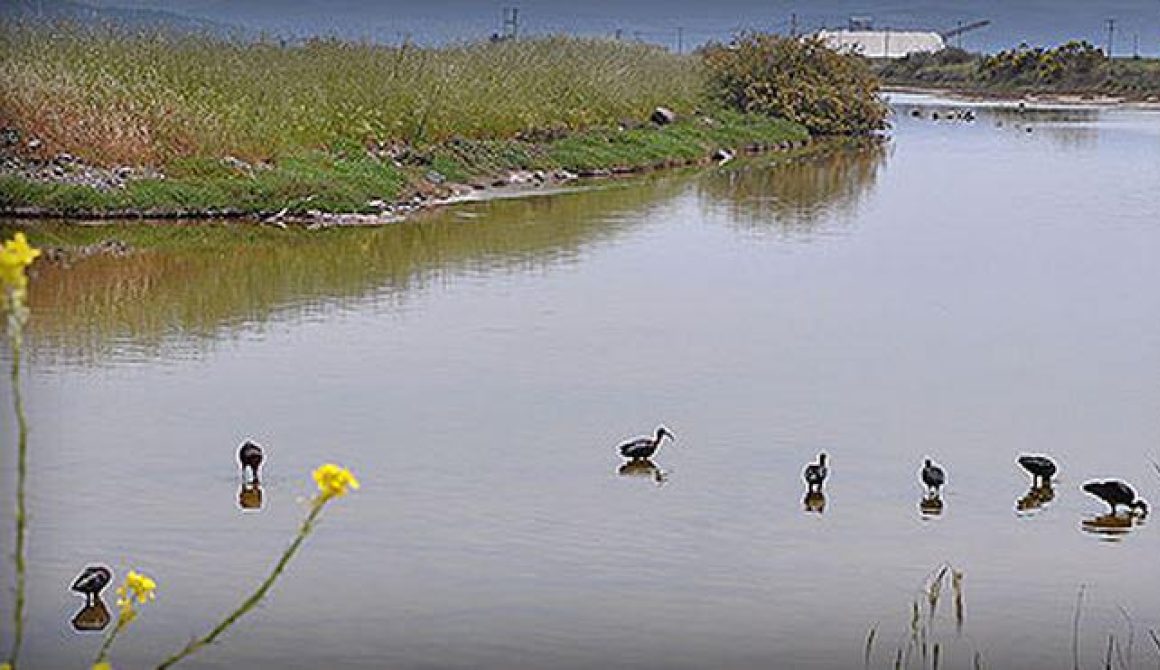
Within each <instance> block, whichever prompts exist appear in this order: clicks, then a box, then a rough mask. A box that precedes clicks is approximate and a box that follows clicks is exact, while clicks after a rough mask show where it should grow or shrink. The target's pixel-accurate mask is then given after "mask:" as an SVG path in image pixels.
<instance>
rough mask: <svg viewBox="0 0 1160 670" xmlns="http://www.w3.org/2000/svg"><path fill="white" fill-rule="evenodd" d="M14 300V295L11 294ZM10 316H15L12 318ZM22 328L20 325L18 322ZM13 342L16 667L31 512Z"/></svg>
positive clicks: (11, 658)
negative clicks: (15, 433)
mask: <svg viewBox="0 0 1160 670" xmlns="http://www.w3.org/2000/svg"><path fill="white" fill-rule="evenodd" d="M10 300H11V297H10ZM10 318H15V317H11V316H10ZM16 328H19V324H17V325H16ZM9 342H10V343H11V345H12V373H11V377H12V404H13V408H14V409H15V411H16V425H17V428H18V434H19V437H18V441H17V452H16V453H17V456H16V554H15V557H14V559H15V562H16V604H15V606H14V607H13V609H12V650H11V652H10V653H9V655H8V664H9V665H11V666H12V668H14V669H15V668H16V662H17V660H18V659H19V657H20V647H21V645H22V644H23V642H24V584H25V575H26V572H27V566H26V564H25V537H26V535H27V532H28V515H27V510H26V507H25V500H24V488H25V486H24V485H25V480H26V479H27V476H28V420H27V419H26V418H25V416H24V400H23V398H21V396H20V354H21V346H20V333H19V332H10V333H9Z"/></svg>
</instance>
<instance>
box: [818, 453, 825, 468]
mask: <svg viewBox="0 0 1160 670" xmlns="http://www.w3.org/2000/svg"><path fill="white" fill-rule="evenodd" d="M818 463H821V464H822V465H825V464H826V452H824V451H823V452H822V453H820V454H818Z"/></svg>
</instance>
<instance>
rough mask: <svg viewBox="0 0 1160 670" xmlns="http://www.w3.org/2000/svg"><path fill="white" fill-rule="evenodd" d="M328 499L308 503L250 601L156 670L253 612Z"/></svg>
mask: <svg viewBox="0 0 1160 670" xmlns="http://www.w3.org/2000/svg"><path fill="white" fill-rule="evenodd" d="M329 499H330V498H329V497H327V496H323V495H319V496H318V497H316V498H315V499H314V500H313V502H311V505H310V513H309V514H307V515H306V519H304V520H303V521H302V525H301V526H300V527H299V528H298V535H296V536H295V537H294V540H293V541H292V542H291V543H290V546H288V547H286V551H284V552H282V557H281V558H279V559H278V562H277V563H276V564H275V565H274V569H273V570H271V571H270V574H269V575H268V576H267V577H266V579H265V581H263V582H262V583H261V585H260V586H258V588H257V589H256V590H255V591H254V592H253V593H252V594H250V597H249V598H247V599H246V600H245V602H243V603H242V604H241V606H239V607H238V608H237V609H236V610H234V611H233V612H231V613H230V614H229V616H227V617H226V618H224V619H222V621H221V623H219V624H218V625H217V626H215V627H214V629H213V630H211V631H210V632H209V633H207V634H206V635H205V636H204V637H201V638H198V639H196V640H193V641H191V642H190V643H189V644H187V645H185V648H184V649H182V650H181V651H179V652H178V653H176V654H174V655H173V656H170V657H169V658H167V659H165V661H163V662H162V663H161V664H160V665H158V666H157V670H166V668H170V667H172V666H174V665H176V664H177V663H179V662H180V661H182V660H183V659H185V658H186V657H187V656H191V655H193V654H194V653H195V652H197V651H198V650H200V649H201V648H202V647H205V646H206V645H210V644H213V643H214V641H216V640H217V638H218V637H219V636H220V635H221V634H222V633H224V632H226V630H228V629H229V628H230V626H233V625H234V623H236V622H237V621H238V619H241V618H242V617H243V616H245V614H246V613H247V612H249V611H250V610H252V609H254V607H256V606H257V605H258V603H260V602H261V601H262V599H263V598H265V597H266V593H267V592H269V590H270V588H271V587H273V586H274V582H275V581H277V580H278V577H279V576H281V574H282V571H283V570H285V569H286V566H287V565H288V564H289V563H290V559H292V558H294V554H296V553H298V549H299V547H301V546H302V543H303V542H304V541H305V540H306V537H307V536H308V535H310V533H311V531H313V530H314V524H315V522H316V521H317V520H318V515H319V514H320V513H321V512H322V508H323V507H324V506H325V505H326V502H327V501H328V500H329Z"/></svg>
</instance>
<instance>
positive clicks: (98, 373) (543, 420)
mask: <svg viewBox="0 0 1160 670" xmlns="http://www.w3.org/2000/svg"><path fill="white" fill-rule="evenodd" d="M946 104H947V103H945V102H944V101H939V100H935V99H929V98H922V97H911V96H903V97H900V98H897V99H896V100H895V105H896V108H897V110H898V114H897V115H896V118H895V123H896V128H895V132H894V135H893V136H894V139H893V141H892V142H891V143H890V144H889V145H888V146H887V147H885V148H883V149H881V150H860V151H851V152H844V153H840V154H838V155H834V156H830V157H826V158H814V159H809V160H805V161H800V162H792V163H789V164H777V165H771V164H770V163H771V162H772V161H771V160H769V159H759V160H755V161H749V162H737V163H734V164H729V165H726V166H723V167H722V168H719V169H714V170H710V171H707V172H696V173H688V174H678V175H667V176H659V177H655V178H651V179H647V180H637V181H632V182H627V183H618V184H611V185H606V186H605V187H602V188H598V189H596V190H593V191H587V192H581V193H572V194H561V195H553V196H548V197H544V198H536V199H531V200H525V201H497V202H491V203H480V204H473V205H467V206H463V207H459V208H453V209H448V210H446V211H444V212H441V213H439V214H437V215H434V216H431V217H428V218H426V219H424V220H422V221H417V222H414V223H409V224H404V225H400V226H395V227H390V228H384V229H377V230H357V231H352V230H341V231H339V230H334V231H322V232H320V233H315V234H305V233H288V234H284V237H279V234H281V233H280V231H262V232H254V231H252V230H249V229H245V228H241V227H234V226H213V227H209V228H201V229H197V230H198V231H199V232H198V235H201V236H202V237H203V239H202V240H201V241H200V242H199V243H197V244H189V243H186V242H183V241H181V240H179V238H178V237H167V235H168V233H167V231H166V230H164V229H162V230H151V231H149V232H147V233H143V232H141V229H140V228H138V229H131V230H130V229H122V228H102V229H100V232H99V233H94V232H93V231H91V230H88V231H85V232H83V234H84V235H89V236H94V235H95V236H96V237H98V238H99V237H101V236H107V237H121V238H122V239H127V240H129V241H130V242H131V241H132V240H133V239H134V237H133V236H134V235H137V236H141V235H151V236H154V237H153V242H154V244H155V247H156V248H155V249H154V250H152V251H142V252H140V253H137V254H134V255H132V256H130V257H128V258H125V259H117V258H108V257H97V258H89V259H83V260H79V261H77V262H75V263H74V264H73V265H72V267H70V268H67V269H64V268H59V267H45V268H42V269H41V271H40V274H39V275H38V276H37V278H36V279H35V282H34V290H33V295H32V300H33V302H34V314H33V323H32V324H30V334H29V344H28V347H29V349H30V353H29V356H30V365H29V366H28V373H27V381H26V385H25V389H26V396H27V397H26V402H27V405H28V407H29V412H30V419H31V422H32V425H33V433H32V441H31V445H32V447H31V448H32V452H31V462H30V475H29V477H30V478H29V507H30V511H31V515H32V517H31V531H30V554H29V555H30V560H31V566H32V567H31V572H30V575H29V600H30V605H29V612H28V631H27V635H28V637H27V640H26V650H25V659H26V661H27V663H28V667H34V668H35V667H46V668H58V667H85V664H86V663H87V661H88V660H89V659H90V658H91V656H92V655H93V654H94V653H95V650H96V647H97V645H98V644H99V637H98V636H95V635H93V634H91V633H90V634H78V633H75V632H73V630H72V628H71V626H70V625H69V620H70V618H71V617H72V616H73V614H74V613H75V611H76V610H77V609H79V607H80V605H81V599H79V598H77V597H75V596H73V595H71V594H69V593H68V591H67V586H68V584H69V582H70V581H71V579H72V578H73V577H74V576H75V574H76V573H78V572H79V571H80V569H81V568H82V567H83V566H84V565H86V564H87V563H90V562H104V563H107V564H109V565H110V566H112V567H113V568H114V569H115V570H116V572H117V574H118V578H120V577H121V576H123V574H124V572H125V571H126V570H128V569H129V568H136V569H139V570H142V571H145V572H147V573H148V574H150V575H152V576H154V577H155V578H156V579H157V581H158V582H159V594H158V599H157V600H156V602H154V603H151V604H150V605H149V606H148V607H147V609H146V610H145V612H143V614H142V616H141V618H140V619H139V620H138V621H137V622H135V623H134V624H133V626H132V627H131V628H130V629H129V630H128V631H127V632H126V633H125V635H124V636H123V637H122V638H121V639H120V640H119V641H118V643H117V647H116V648H115V650H114V655H113V659H114V661H115V662H116V663H117V664H118V666H119V667H126V668H133V667H151V665H152V664H155V663H156V662H157V661H158V660H160V659H161V658H163V657H164V656H166V655H168V653H170V652H172V651H174V650H176V649H177V648H179V647H180V646H182V645H183V644H184V643H185V642H186V641H187V640H188V639H189V638H190V637H191V636H193V635H196V634H199V633H201V632H204V631H205V630H207V628H208V627H209V626H210V625H211V624H212V622H213V621H216V619H217V618H218V617H220V616H221V615H223V614H224V613H226V612H227V611H228V610H229V609H231V608H232V607H233V606H234V605H235V604H236V603H237V602H238V601H240V600H241V598H242V597H244V595H245V593H246V592H247V591H248V589H249V588H251V587H252V586H253V585H255V584H256V583H257V582H258V581H259V580H260V579H261V578H262V577H263V576H264V575H265V573H266V571H267V570H268V568H269V566H270V564H271V563H272V561H273V560H274V557H275V556H276V555H277V553H278V552H279V551H280V550H281V549H282V548H283V547H284V546H285V544H286V542H287V541H288V540H289V538H290V536H291V535H292V533H293V532H294V529H295V527H296V523H297V521H298V519H299V518H300V517H301V515H302V513H303V511H304V505H303V502H302V501H303V500H304V499H305V498H306V497H307V496H308V495H309V494H310V491H311V486H312V485H311V482H310V481H309V471H310V470H311V468H313V467H314V466H316V465H318V464H319V463H322V462H324V461H335V462H339V463H342V464H344V465H347V466H348V467H350V468H352V469H353V470H354V471H355V472H356V473H357V474H358V475H359V477H360V479H361V480H362V482H363V488H362V489H361V490H360V491H358V492H357V493H356V494H352V495H350V496H348V497H347V498H343V499H341V500H338V501H335V503H334V504H333V505H332V506H331V508H330V509H328V510H327V513H326V516H325V519H324V521H323V522H322V524H321V526H320V527H319V529H318V531H317V532H316V534H315V535H314V536H313V537H312V538H311V539H310V541H309V542H308V544H307V546H306V547H305V549H304V550H303V552H302V554H301V555H300V556H299V557H298V559H296V561H295V563H294V564H292V566H291V568H290V570H289V571H288V573H287V574H286V576H285V577H284V579H283V580H282V581H281V582H280V583H279V584H278V586H277V587H276V588H275V590H274V591H273V593H272V594H271V596H270V598H269V599H268V600H267V601H266V602H265V603H264V604H263V606H262V607H260V608H259V609H258V610H257V611H255V612H254V613H253V614H252V615H250V616H249V617H248V618H246V619H244V620H243V621H242V622H241V624H239V626H237V627H236V628H235V629H234V630H233V631H231V632H230V633H229V634H228V636H227V637H226V638H225V639H224V640H223V641H222V642H221V643H220V644H218V645H216V646H215V647H214V648H211V649H208V650H206V651H205V652H204V653H203V654H201V655H199V656H198V657H196V658H195V659H194V660H193V661H192V662H191V663H190V664H189V665H190V667H207V668H225V667H236V666H238V665H251V666H258V667H275V666H277V667H288V668H313V667H318V666H319V665H323V666H326V667H365V668H372V667H374V668H378V667H391V668H468V667H471V668H541V667H554V668H586V667H598V666H603V667H615V668H660V667H665V668H705V667H729V668H750V667H754V668H756V667H763V668H768V667H800V668H819V669H821V668H848V667H861V666H862V665H863V662H864V652H865V648H866V639H867V635H868V633H869V632H870V631H871V630H874V631H875V642H874V645H873V648H872V654H871V665H872V666H873V667H893V663H894V658H895V653H896V650H897V649H898V648H899V647H900V646H904V645H905V642H906V639H907V637H908V635H909V631H910V616H911V609H910V608H911V602H912V600H913V599H914V598H915V597H916V595H918V593H919V589H920V588H921V587H922V586H923V584H924V580H925V579H926V578H927V577H928V575H929V574H931V573H932V572H933V571H934V570H936V569H937V568H938V567H939V566H940V565H941V564H943V563H950V564H952V565H953V566H954V567H955V568H956V569H958V570H961V571H962V572H963V575H964V577H963V594H964V614H965V616H964V620H963V622H962V626H961V629H960V628H958V627H957V626H956V625H955V623H954V621H953V617H952V616H951V613H950V610H949V609H948V608H949V605H948V604H945V603H944V604H943V605H942V606H941V607H942V609H940V611H939V613H938V616H937V617H936V622H935V624H936V626H935V627H936V631H935V633H934V639H935V640H937V641H939V642H940V644H941V646H942V653H943V658H942V661H941V662H942V666H941V667H973V664H974V662H975V654H976V653H978V654H979V657H980V658H981V659H982V660H983V662H984V663H985V665H986V667H1019V668H1030V669H1036V668H1059V667H1070V666H1071V665H1072V662H1073V651H1072V625H1073V617H1074V616H1075V604H1076V598H1077V593H1078V592H1079V590H1080V588H1081V587H1082V588H1083V589H1084V604H1083V609H1082V612H1081V614H1082V616H1081V627H1080V631H1081V634H1080V638H1079V654H1080V662H1081V665H1082V666H1083V667H1102V664H1103V662H1104V658H1105V652H1106V647H1107V640H1108V636H1109V634H1113V635H1115V636H1116V639H1117V641H1118V645H1119V646H1120V649H1121V651H1120V653H1121V654H1122V655H1127V654H1128V653H1129V652H1130V654H1131V655H1130V656H1126V658H1125V661H1130V664H1131V665H1133V666H1137V667H1154V666H1155V665H1156V663H1157V661H1158V659H1160V649H1157V648H1156V646H1155V645H1153V644H1152V642H1151V641H1150V640H1149V639H1148V635H1147V632H1146V631H1147V630H1149V629H1151V630H1156V631H1158V632H1160V588H1156V585H1157V584H1160V563H1157V561H1156V557H1157V556H1158V555H1160V533H1158V530H1160V529H1158V528H1157V527H1156V523H1155V522H1152V523H1148V522H1145V523H1143V524H1135V525H1133V526H1132V527H1130V528H1127V529H1118V530H1126V532H1123V533H1120V534H1106V533H1103V534H1097V533H1092V532H1087V530H1091V529H1090V527H1089V528H1088V529H1087V530H1085V526H1084V522H1085V521H1088V522H1090V521H1091V520H1092V519H1094V518H1097V517H1099V516H1100V515H1101V514H1103V513H1104V511H1105V508H1104V507H1102V506H1101V504H1100V503H1098V501H1095V500H1093V499H1091V498H1088V497H1087V496H1085V495H1084V494H1083V493H1082V492H1080V490H1079V486H1080V484H1081V483H1082V482H1083V481H1084V480H1085V479H1087V478H1089V477H1097V476H1117V477H1123V478H1125V479H1127V480H1129V481H1131V482H1133V483H1134V484H1135V485H1136V487H1137V489H1138V490H1139V491H1140V493H1141V495H1143V496H1144V497H1145V498H1149V499H1150V500H1156V501H1158V502H1160V475H1158V473H1157V472H1155V471H1154V470H1152V468H1151V465H1150V463H1149V459H1153V458H1158V457H1160V414H1158V412H1157V408H1158V407H1160V381H1158V377H1157V370H1160V328H1158V327H1157V326H1158V325H1160V297H1158V295H1157V293H1156V291H1155V287H1156V286H1158V285H1160V263H1157V262H1156V259H1157V258H1160V216H1158V214H1157V213H1158V212H1160V188H1158V187H1160V114H1155V113H1148V112H1141V111H1131V110H1107V109H1103V110H1100V109H1068V110H1055V111H1051V110H1037V111H1034V112H1024V113H1023V114H1020V113H1019V112H1018V111H1016V110H1011V109H995V108H987V107H984V108H980V109H979V111H978V120H976V121H975V122H974V123H962V122H947V121H938V122H935V121H931V120H929V118H913V117H911V116H910V110H911V109H913V108H920V109H922V110H925V111H924V115H925V113H926V112H929V110H930V109H932V108H933V107H934V106H939V107H940V108H943V106H945V105H946ZM1028 127H1030V128H1031V132H1027V130H1026V129H1027V128H1028ZM181 232H182V233H184V232H189V231H181ZM38 233H39V236H40V238H39V239H42V240H45V239H47V240H49V241H51V240H53V239H64V238H67V237H68V236H70V235H73V236H75V235H78V234H79V233H75V232H68V231H62V230H61V229H59V228H53V227H48V228H45V229H41V230H40V231H36V230H33V231H32V234H33V239H34V241H36V240H37V239H38V238H37V234H38ZM175 235H176V233H175ZM158 237H159V238H161V240H162V241H161V243H157V238H158ZM167 240H168V241H167ZM4 393H5V394H6V395H5V396H4V397H3V398H2V399H0V400H3V402H4V406H8V404H9V402H10V397H9V396H8V395H7V393H8V391H7V387H5V391H4ZM658 423H664V424H665V425H667V426H668V427H669V428H671V429H672V430H673V432H674V433H676V435H677V440H676V442H675V443H674V444H671V445H665V446H663V447H662V448H661V451H660V452H659V454H658V455H657V457H656V458H655V459H654V460H655V463H656V465H657V466H658V468H659V469H660V470H662V471H663V472H664V476H663V477H662V481H660V482H658V481H657V478H656V477H655V476H654V474H653V473H651V472H643V473H638V474H641V475H643V476H621V475H620V474H619V472H618V470H619V468H620V467H621V465H622V463H621V461H620V459H619V458H617V456H616V454H615V453H614V449H613V448H614V446H615V445H616V443H617V442H618V441H620V440H621V439H622V438H625V437H631V436H634V435H637V434H640V433H645V432H649V431H651V430H652V429H653V428H654V427H655V426H656V425H657V424H658ZM3 427H4V431H5V433H6V436H5V440H6V441H7V440H9V438H10V437H11V431H12V429H11V422H10V421H9V419H8V418H5V420H4V424H3ZM246 438H252V439H254V440H256V441H258V442H260V443H262V444H263V445H265V446H266V448H267V451H268V464H267V466H266V467H265V469H264V478H263V479H264V481H263V484H264V490H263V493H264V496H263V507H262V509H261V510H260V511H257V512H243V511H242V510H240V509H239V507H238V493H239V491H238V488H239V483H240V479H239V475H238V472H237V470H236V463H235V460H234V459H235V450H236V448H237V445H238V444H239V443H240V442H241V441H242V440H243V439H246ZM9 443H10V442H9ZM823 450H824V451H826V452H827V453H828V454H829V455H830V458H831V477H830V480H829V481H828V483H827V487H826V493H827V497H826V503H825V508H824V512H823V513H811V512H807V511H806V510H805V506H804V504H803V496H804V494H805V485H804V482H803V481H802V480H801V470H802V468H803V467H804V466H805V464H806V463H807V462H810V461H812V460H813V459H814V458H815V456H816V455H817V453H818V452H819V451H823ZM1024 452H1047V453H1050V454H1052V455H1053V456H1054V457H1055V458H1056V459H1057V460H1058V462H1059V463H1060V466H1061V475H1060V477H1059V480H1058V482H1057V484H1056V487H1055V497H1054V499H1053V500H1052V501H1051V502H1050V503H1049V504H1048V505H1047V506H1046V507H1044V508H1042V509H1040V510H1038V511H1034V512H1033V513H1025V512H1024V513H1020V512H1017V510H1016V501H1017V499H1019V498H1021V497H1022V496H1024V495H1025V494H1026V493H1027V489H1028V485H1029V478H1027V477H1026V476H1025V475H1024V474H1023V473H1022V472H1021V471H1020V470H1019V469H1018V467H1017V466H1016V465H1015V458H1016V457H1017V456H1018V455H1019V454H1020V453H1024ZM924 456H930V457H932V458H934V459H935V460H936V461H938V462H939V463H941V464H942V465H943V466H944V467H945V468H946V469H947V472H948V477H949V483H948V484H947V486H946V489H945V492H944V495H943V498H942V500H943V507H942V510H941V511H942V513H941V514H940V515H937V516H929V515H927V516H924V515H923V514H921V513H920V509H919V502H920V500H921V498H922V488H921V486H920V484H919V481H918V474H917V473H918V469H919V467H920V465H921V461H922V459H923V457H924ZM0 465H2V467H3V471H2V474H3V482H4V489H3V490H4V495H5V496H6V497H9V498H10V496H11V493H12V490H13V487H12V482H13V480H14V472H13V458H12V455H11V450H5V451H4V453H3V461H2V462H0ZM3 509H4V512H5V516H4V518H3V522H4V526H3V528H11V518H10V509H11V505H10V504H5V505H4V507H3ZM1113 530H1115V529H1113ZM4 546H5V547H6V549H7V547H9V546H10V542H5V545H4ZM3 576H4V578H5V579H6V580H10V579H11V567H10V564H9V563H5V564H4V566H3ZM6 583H11V582H10V581H6ZM111 599H112V598H111V594H110V597H109V600H111ZM10 607H11V603H10V599H9V598H5V599H4V601H3V603H0V610H2V611H0V615H2V616H3V617H4V619H3V621H5V624H4V625H5V631H6V632H7V631H8V628H10V623H9V622H10V609H9V608H10ZM1125 613H1127V616H1126V615H1125ZM1128 617H1130V619H1129V618H1128ZM1129 630H1131V633H1132V635H1131V637H1132V641H1133V644H1132V647H1131V649H1129V647H1128V640H1129ZM6 637H7V636H6ZM918 666H919V659H918V658H915V659H914V660H913V663H912V666H911V667H918Z"/></svg>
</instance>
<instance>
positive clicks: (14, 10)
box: [0, 0, 244, 36]
mask: <svg viewBox="0 0 1160 670" xmlns="http://www.w3.org/2000/svg"><path fill="white" fill-rule="evenodd" d="M0 20H5V21H22V22H31V23H37V22H48V23H51V22H60V21H65V22H68V23H74V24H79V25H102V26H114V27H120V28H127V29H134V28H150V29H160V30H164V31H170V32H179V33H201V34H213V35H219V36H227V35H240V34H242V33H243V32H244V31H243V29H241V28H239V27H236V26H233V25H230V24H228V23H221V22H218V21H212V20H209V19H203V18H197V17H193V16H186V15H184V14H180V13H178V12H173V11H168V10H164V9H153V8H148V7H112V6H101V7H97V6H94V5H89V4H84V3H81V2H73V1H72V0H5V2H3V3H0Z"/></svg>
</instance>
